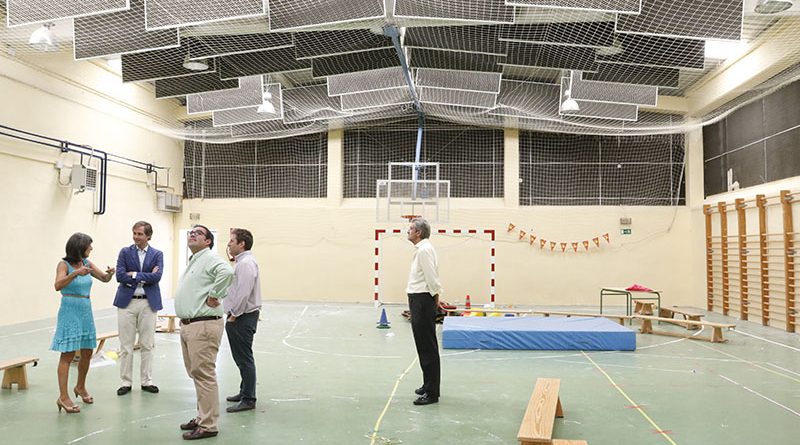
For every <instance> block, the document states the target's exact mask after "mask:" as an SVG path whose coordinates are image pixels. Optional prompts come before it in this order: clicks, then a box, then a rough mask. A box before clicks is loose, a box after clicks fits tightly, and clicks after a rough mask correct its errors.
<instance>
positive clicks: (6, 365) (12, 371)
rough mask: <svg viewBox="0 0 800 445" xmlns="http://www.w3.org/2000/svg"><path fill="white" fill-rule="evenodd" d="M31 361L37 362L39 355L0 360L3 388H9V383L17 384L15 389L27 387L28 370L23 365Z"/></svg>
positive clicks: (35, 363) (34, 363)
mask: <svg viewBox="0 0 800 445" xmlns="http://www.w3.org/2000/svg"><path fill="white" fill-rule="evenodd" d="M28 363H33V366H36V365H38V364H39V357H17V358H13V359H10V360H3V361H2V362H0V371H3V389H11V385H13V384H14V383H16V384H17V389H28V372H27V370H26V369H25V365H27V364H28Z"/></svg>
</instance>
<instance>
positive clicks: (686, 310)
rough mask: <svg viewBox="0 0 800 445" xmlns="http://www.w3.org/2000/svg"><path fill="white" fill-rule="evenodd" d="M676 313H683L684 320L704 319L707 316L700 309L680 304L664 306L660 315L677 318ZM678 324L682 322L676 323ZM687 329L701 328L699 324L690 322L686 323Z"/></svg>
mask: <svg viewBox="0 0 800 445" xmlns="http://www.w3.org/2000/svg"><path fill="white" fill-rule="evenodd" d="M675 314H679V315H682V316H683V319H684V320H692V321H702V318H703V317H704V316H705V314H704V313H702V312H700V311H699V310H698V309H695V308H691V307H679V306H671V307H662V308H661V312H660V313H659V314H658V316H659V317H663V318H675ZM667 323H671V322H667ZM676 324H682V323H676ZM686 329H689V330H694V329H700V326H699V325H697V324H689V325H686Z"/></svg>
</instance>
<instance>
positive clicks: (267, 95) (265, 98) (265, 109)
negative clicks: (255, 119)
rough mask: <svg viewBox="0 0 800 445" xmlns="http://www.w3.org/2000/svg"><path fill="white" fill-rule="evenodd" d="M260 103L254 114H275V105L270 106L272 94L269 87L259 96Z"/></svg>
mask: <svg viewBox="0 0 800 445" xmlns="http://www.w3.org/2000/svg"><path fill="white" fill-rule="evenodd" d="M261 101H262V103H261V105H259V106H258V110H256V112H258V113H269V114H275V105H273V104H272V93H271V92H270V91H269V87H267V90H266V91H264V93H263V95H262V96H261Z"/></svg>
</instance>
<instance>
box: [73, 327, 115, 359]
mask: <svg viewBox="0 0 800 445" xmlns="http://www.w3.org/2000/svg"><path fill="white" fill-rule="evenodd" d="M114 337H119V332H117V331H108V332H104V333H102V334H98V335H97V342H98V343H97V350H96V351H95V352H94V355H99V354H100V351H102V350H103V346H105V345H106V340H108V339H109V338H114ZM76 355H77V354H76Z"/></svg>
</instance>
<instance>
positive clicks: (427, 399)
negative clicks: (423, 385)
mask: <svg viewBox="0 0 800 445" xmlns="http://www.w3.org/2000/svg"><path fill="white" fill-rule="evenodd" d="M431 403H439V398H438V397H431V396H429V395H428V394H427V393H426V394H423V395H421V396H420V397H419V398H417V400H414V405H430V404H431Z"/></svg>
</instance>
